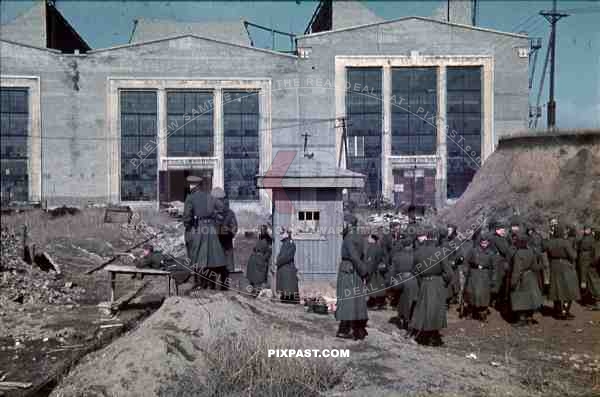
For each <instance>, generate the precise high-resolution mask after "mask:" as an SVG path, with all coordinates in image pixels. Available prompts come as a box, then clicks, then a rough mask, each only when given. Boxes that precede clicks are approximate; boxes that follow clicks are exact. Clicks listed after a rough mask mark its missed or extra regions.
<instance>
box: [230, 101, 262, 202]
mask: <svg viewBox="0 0 600 397" xmlns="http://www.w3.org/2000/svg"><path fill="white" fill-rule="evenodd" d="M258 95H259V93H258V91H253V92H247V91H226V92H224V93H223V125H224V130H225V131H224V132H225V134H224V141H223V149H224V159H225V170H224V183H225V186H224V187H225V193H226V194H227V197H228V198H229V199H231V200H258V190H257V189H256V175H258V165H259V164H258V163H259V152H258V146H259V144H258V139H259V138H258V136H259V134H258V126H259V120H258V118H259V108H258V99H259V98H258Z"/></svg>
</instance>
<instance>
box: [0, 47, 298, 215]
mask: <svg viewBox="0 0 600 397" xmlns="http://www.w3.org/2000/svg"><path fill="white" fill-rule="evenodd" d="M0 51H1V53H2V66H1V72H2V74H3V75H37V76H40V80H41V96H42V105H41V108H42V135H43V138H42V148H43V149H42V150H43V159H42V173H43V183H42V186H43V193H44V198H46V199H48V203H49V205H53V204H59V203H65V202H66V203H73V204H75V203H86V202H87V201H106V200H107V197H108V160H107V153H108V151H107V150H108V147H107V144H108V142H107V135H108V127H107V120H106V119H105V117H106V116H105V115H106V108H107V79H108V78H109V77H131V78H136V79H145V78H189V79H205V78H223V79H235V78H270V79H273V81H275V80H293V79H294V78H297V68H296V59H294V58H293V57H290V56H283V55H278V54H271V53H268V52H265V51H258V50H253V49H245V48H242V47H239V46H232V45H227V44H222V43H218V42H216V41H210V40H203V39H196V38H193V37H183V38H180V39H174V40H168V41H160V42H155V43H152V44H147V45H143V46H132V47H124V48H120V49H113V50H108V51H99V52H93V53H90V54H88V55H80V56H76V55H65V54H56V53H53V52H50V51H46V50H38V49H33V48H27V47H23V46H18V45H13V44H10V43H6V42H1V43H0ZM271 95H272V98H271V100H272V110H273V120H272V126H273V152H274V153H275V152H276V151H277V147H278V146H279V145H289V142H290V138H289V136H296V135H299V134H298V123H297V119H298V108H297V95H296V92H295V90H293V89H285V90H273V92H272V94H271ZM290 124H292V126H290ZM282 126H285V128H282ZM298 142H299V139H298Z"/></svg>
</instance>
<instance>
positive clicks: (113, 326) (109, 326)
mask: <svg viewBox="0 0 600 397" xmlns="http://www.w3.org/2000/svg"><path fill="white" fill-rule="evenodd" d="M122 326H123V324H120V323H119V324H103V325H101V326H100V328H116V327H122Z"/></svg>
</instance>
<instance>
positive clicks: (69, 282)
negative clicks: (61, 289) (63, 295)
mask: <svg viewBox="0 0 600 397" xmlns="http://www.w3.org/2000/svg"><path fill="white" fill-rule="evenodd" d="M71 287H73V282H72V281H67V282H66V283H65V288H71Z"/></svg>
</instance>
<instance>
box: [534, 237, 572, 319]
mask: <svg viewBox="0 0 600 397" xmlns="http://www.w3.org/2000/svg"><path fill="white" fill-rule="evenodd" d="M542 248H543V250H544V251H545V252H546V253H547V254H548V260H549V261H550V292H549V294H548V298H549V299H550V300H552V301H554V313H555V316H556V317H557V318H558V319H560V320H567V319H572V318H574V316H573V315H572V314H571V313H570V309H571V302H572V301H574V300H575V301H576V300H579V299H580V297H581V296H580V294H579V282H578V280H577V271H576V269H575V260H576V257H577V254H576V253H575V250H574V249H573V245H572V243H571V242H570V241H569V240H568V239H567V238H566V236H565V233H564V229H563V227H562V226H561V225H556V226H555V227H554V229H553V233H552V234H551V236H550V238H549V239H548V240H544V242H543V244H542Z"/></svg>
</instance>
